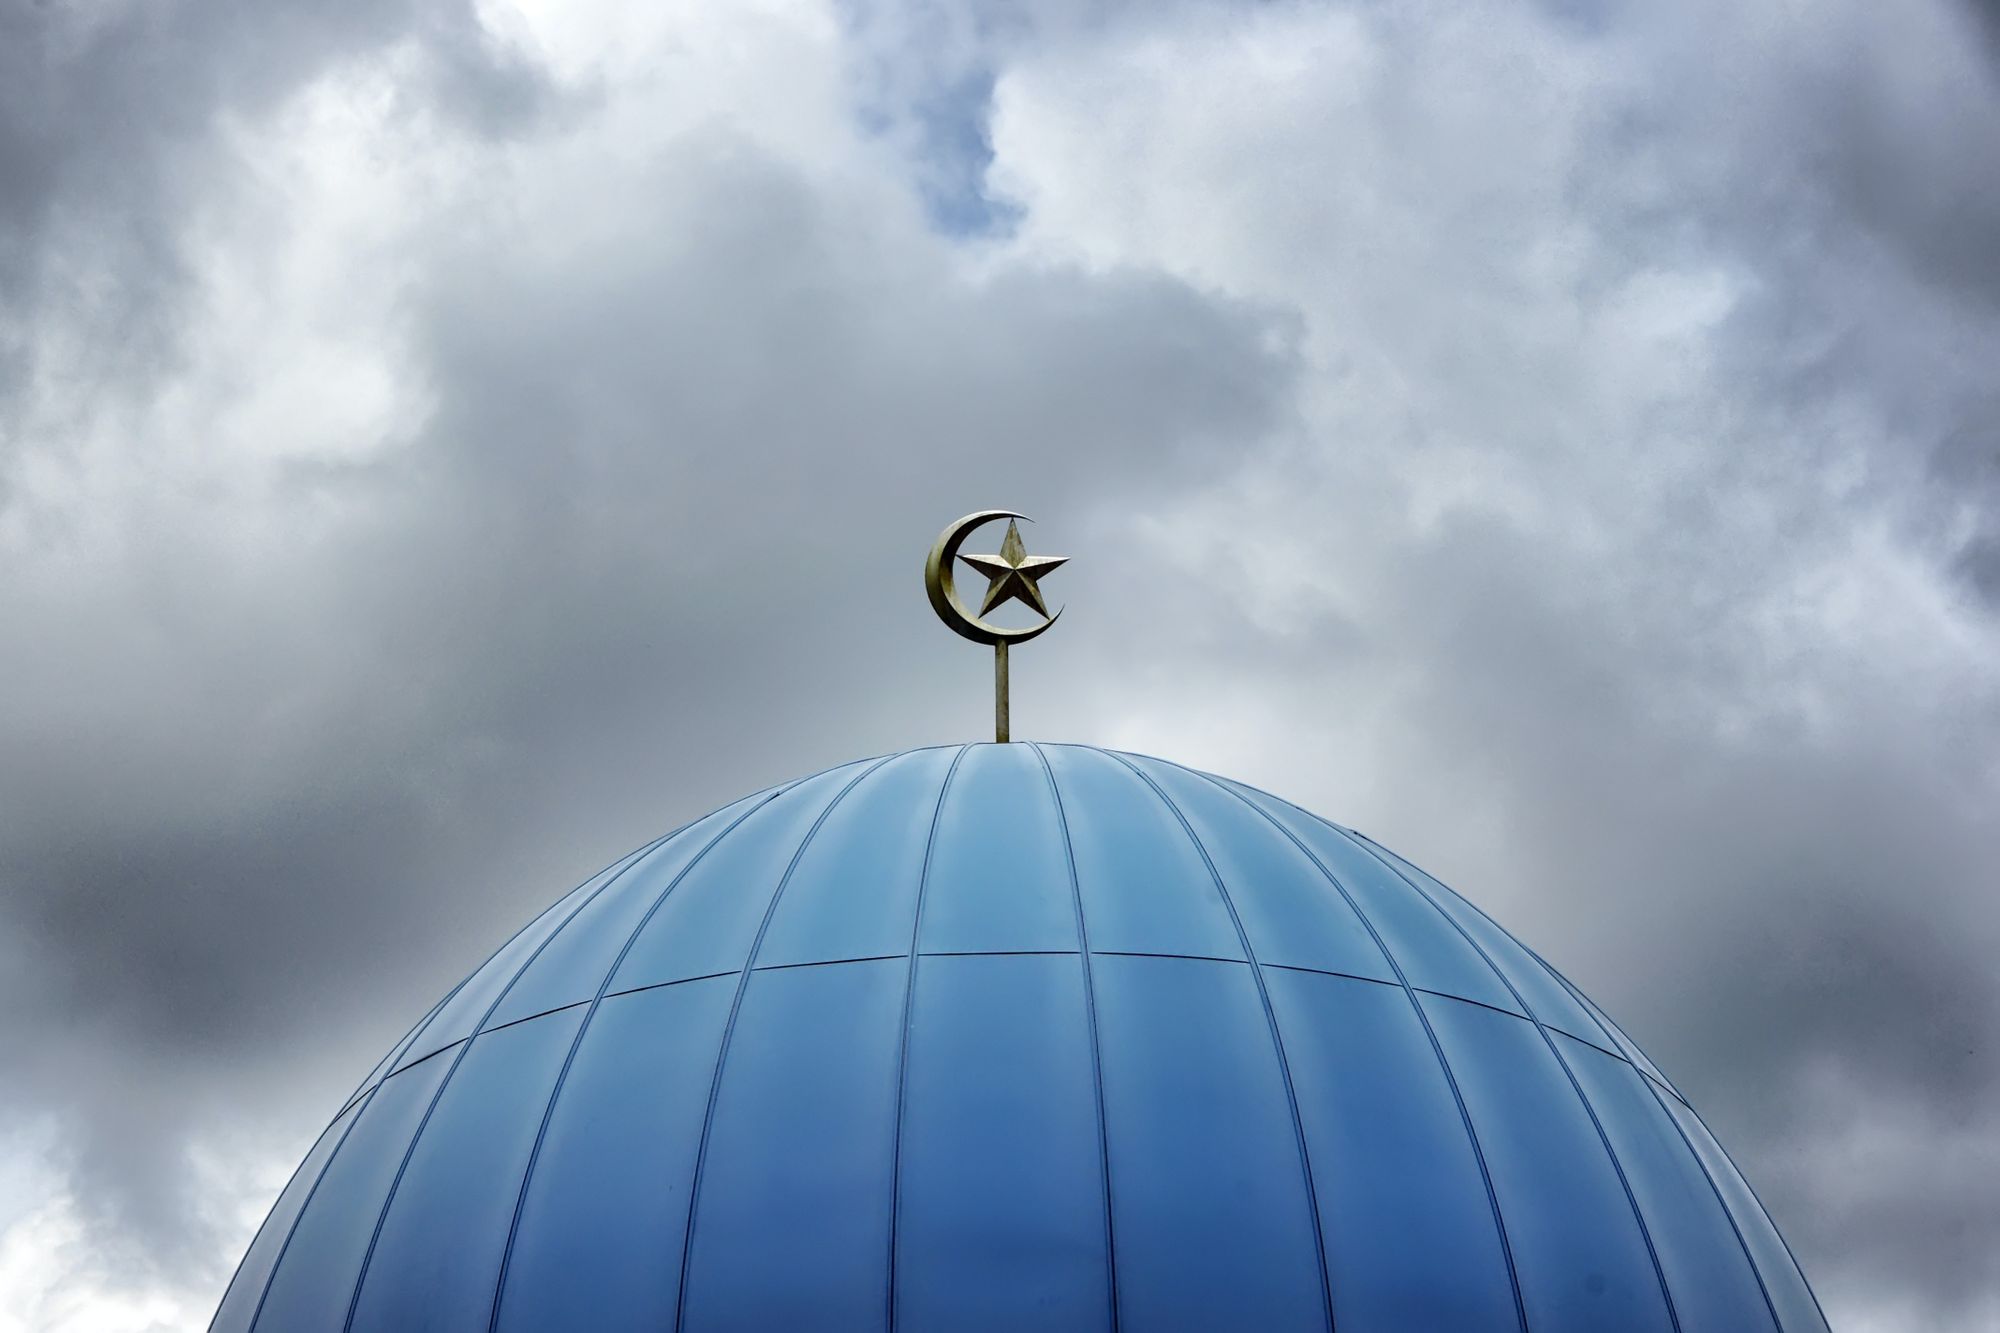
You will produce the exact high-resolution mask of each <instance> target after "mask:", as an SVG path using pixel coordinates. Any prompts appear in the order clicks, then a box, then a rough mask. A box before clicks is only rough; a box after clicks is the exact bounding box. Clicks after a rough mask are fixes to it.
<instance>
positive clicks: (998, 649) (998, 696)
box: [993, 639, 1007, 745]
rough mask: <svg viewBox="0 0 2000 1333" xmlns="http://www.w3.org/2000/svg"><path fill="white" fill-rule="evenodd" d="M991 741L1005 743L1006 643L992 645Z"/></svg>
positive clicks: (1003, 641) (1004, 641) (1001, 641)
mask: <svg viewBox="0 0 2000 1333" xmlns="http://www.w3.org/2000/svg"><path fill="white" fill-rule="evenodd" d="M993 739H994V740H995V741H997V742H999V743H1000V744H1002V745H1005V744H1006V743H1007V641H1006V640H1005V639H1002V640H1000V642H998V643H996V644H994V645H993Z"/></svg>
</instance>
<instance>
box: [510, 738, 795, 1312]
mask: <svg viewBox="0 0 2000 1333" xmlns="http://www.w3.org/2000/svg"><path fill="white" fill-rule="evenodd" d="M828 771H829V772H832V771H834V770H831V769H829V770H828ZM813 776H814V777H818V776H820V775H819V774H814V775H813ZM810 781H812V778H811V777H807V778H800V779H799V780H798V781H796V782H790V783H785V784H782V785H780V786H777V787H772V788H766V789H765V790H764V791H763V792H761V793H758V794H756V795H753V796H749V797H744V798H743V801H744V802H754V804H750V805H749V808H747V809H746V810H744V811H743V812H742V813H741V814H739V815H737V816H736V818H735V819H733V820H731V821H730V822H729V823H728V825H727V826H725V827H724V828H723V829H722V830H721V831H720V832H718V833H717V834H716V835H715V836H714V837H712V838H710V839H709V840H708V841H707V842H706V843H705V844H703V845H702V848H701V850H700V851H698V852H696V853H695V854H694V856H693V857H691V858H689V860H688V863H687V864H686V865H684V866H682V867H681V868H680V869H679V870H678V871H676V872H675V873H674V877H673V878H672V879H670V880H668V881H667V885H666V887H665V888H663V889H661V890H660V892H659V894H658V895H657V896H656V897H654V899H653V901H652V903H651V904H650V905H649V906H648V907H647V908H646V911H645V914H644V915H642V916H641V917H640V918H639V921H638V924H637V925H635V926H633V927H632V930H631V932H630V933H629V934H628V935H626V937H625V942H624V944H623V945H621V946H620V947H619V950H618V954H617V956H616V957H614V958H613V959H612V960H611V963H610V966H608V967H607V968H606V969H605V971H604V979H603V980H602V981H600V982H598V984H597V993H596V994H595V995H594V996H592V997H591V1000H590V1007H589V1008H588V1009H586V1010H584V1013H583V1018H582V1020H581V1021H579V1022H578V1023H577V1025H576V1034H575V1035H574V1036H572V1037H571V1038H570V1043H569V1050H568V1051H567V1052H566V1053H565V1054H564V1056H563V1062H562V1067H561V1068H560V1069H558V1070H557V1071H556V1078H555V1083H554V1084H553V1085H552V1086H551V1087H550V1089H549V1097H548V1101H547V1103H546V1104H545V1105H544V1106H543V1107H542V1118H541V1123H540V1124H539V1125H538V1126H537V1127H536V1129H535V1142H534V1146H533V1147H531V1148H530V1149H529V1150H528V1161H527V1164H526V1165H525V1166H524V1167H522V1169H521V1184H520V1187H519V1189H518V1190H516V1192H515V1195H514V1212H513V1216H512V1218H511V1219H510V1220H509V1222H508V1224H507V1239H506V1243H505V1245H504V1246H503V1248H502V1249H501V1252H500V1268H499V1271H498V1272H497V1273H496V1274H495V1275H494V1278H493V1299H492V1303H491V1305H490V1307H489V1309H488V1312H487V1316H486V1319H487V1328H488V1330H489V1333H490V1331H491V1330H493V1329H497V1328H498V1327H499V1323H500V1309H501V1302H502V1300H503V1298H504V1297H505V1295H506V1289H507V1273H508V1270H509V1268H510V1267H511V1265H512V1263H513V1258H514V1241H515V1238H516V1237H517V1236H518V1235H519V1234H520V1229H521V1214H522V1211H523V1210H524V1208H525V1207H526V1205H527V1201H528V1187H529V1186H530V1185H531V1184H532V1183H533V1181H534V1175H535V1166H536V1164H537V1163H538V1162H539V1161H540V1160H541V1153H542V1144H543V1143H544V1141H545V1140H546V1139H547V1137H548V1131H549V1122H550V1120H551V1119H552V1118H553V1117H554V1115H555V1109H556V1103H557V1102H558V1101H559V1100H560V1099H561V1097H562V1091H563V1085H564V1084H565V1082H567V1080H568V1078H569V1071H570V1069H571V1067H572V1066H573V1065H574V1064H575V1063H576V1053H577V1051H579V1050H580V1049H582V1046H583V1039H584V1035H585V1034H586V1033H588V1032H589V1031H590V1021H591V1019H593V1018H595V1017H596V1016H597V1011H598V1009H599V1008H600V1007H601V1006H602V1005H603V1003H604V998H605V994H606V992H608V991H609V990H610V989H611V980H612V978H613V977H615V976H617V975H618V968H619V965H620V964H622V963H623V962H624V961H625V958H626V955H627V954H629V953H631V951H632V945H633V944H634V943H635V942H636V941H637V940H638V938H639V934H640V932H641V931H643V930H645V928H646V926H647V925H648V924H649V923H650V922H651V921H652V919H653V917H654V915H655V914H656V913H657V912H658V911H659V910H660V904H662V903H664V902H665V901H666V900H667V896H668V895H669V894H671V893H672V892H673V891H674V890H675V889H676V888H678V887H679V886H680V883H681V881H682V880H684V879H686V878H687V877H688V875H689V874H690V873H691V872H692V871H693V870H694V868H695V867H696V866H698V865H700V864H701V863H702V861H703V860H704V859H705V858H706V857H707V856H708V854H709V853H710V852H711V851H713V850H714V849H715V847H716V845H717V844H718V843H720V842H721V841H722V840H723V839H724V838H727V837H728V836H729V835H730V834H731V833H734V832H735V831H736V830H737V829H738V828H739V827H740V826H741V825H742V823H743V821H744V820H746V819H748V818H750V816H752V815H754V814H756V813H757V812H758V811H759V810H762V809H763V808H764V807H765V806H767V805H769V804H770V803H771V802H772V801H775V800H777V799H778V798H779V797H780V796H783V795H784V794H785V793H786V792H788V791H791V790H792V789H794V788H796V787H799V786H802V785H804V784H805V783H807V782H810ZM728 808H729V807H728V806H724V807H723V809H725V810H727V809H728ZM707 818H708V816H706V815H704V816H702V819H707ZM701 822H702V820H700V819H698V820H695V821H694V824H699V823H701ZM694 824H689V825H687V828H693V827H694ZM682 831H685V829H684V830H682ZM661 841H663V842H664V841H665V839H662V840H661ZM656 845H657V844H656ZM635 864H636V862H635ZM628 869H629V867H628ZM623 873H624V872H622V871H621V872H620V874H621V875H622V874H623ZM579 910H581V909H579ZM564 924H568V923H567V922H565V923H564ZM530 961H532V960H530ZM509 984H510V985H511V984H512V983H509ZM495 1003H496V1004H497V1003H498V1001H495Z"/></svg>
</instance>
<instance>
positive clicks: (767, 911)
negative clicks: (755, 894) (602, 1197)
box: [674, 755, 899, 1329]
mask: <svg viewBox="0 0 2000 1333" xmlns="http://www.w3.org/2000/svg"><path fill="white" fill-rule="evenodd" d="M898 757H899V756H897V755H889V756H887V757H886V758H882V759H878V760H876V761H875V762H874V763H872V764H870V765H869V766H868V767H867V768H865V769H863V770H862V771H861V772H860V773H858V774H856V775H855V776H854V777H853V778H852V779H851V780H850V781H849V782H848V783H847V785H846V786H844V787H842V788H841V789H840V790H839V791H837V792H835V793H834V794H833V799H831V800H829V801H828V802H827V803H826V808H825V809H824V810H821V811H820V812H819V814H818V816H817V817H816V818H814V820H813V822H812V826H811V827H810V828H808V829H807V830H806V833H805V836H804V837H803V838H801V839H799V846H798V850H797V851H795V852H793V853H792V859H791V860H790V861H788V862H786V864H785V872H784V873H783V874H782V875H780V876H778V884H777V887H776V888H774V889H772V890H771V901H770V902H769V903H767V904H766V905H765V907H764V916H763V919H762V920H760V921H759V922H758V923H757V933H756V935H755V936H753V937H752V938H751V941H750V948H749V951H748V952H747V953H746V954H745V955H744V957H743V968H742V972H741V975H740V976H739V977H738V978H737V982H736V993H735V995H734V996H732V997H731V999H730V1002H729V1017H728V1018H726V1019H724V1020H723V1024H722V1039H721V1041H720V1042H719V1043H718V1044H717V1046H716V1050H715V1069H714V1072H713V1073H712V1074H711V1075H710V1076H709V1081H708V1102H707V1105H706V1107H705V1108H704V1109H703V1111H702V1117H701V1134H700V1136H699V1137H698V1138H697V1139H696V1140H695V1149H694V1173H693V1175H692V1176H690V1177H689V1180H688V1206H687V1226H686V1228H685V1229H684V1230H683V1232H682V1234H681V1278H680V1289H679V1291H678V1292H677V1293H676V1294H675V1297H674V1327H675V1328H677V1329H679V1328H685V1327H686V1326H687V1293H688V1271H689V1268H690V1266H691V1265H692V1263H693V1261H694V1224H695V1219H696V1217H697V1216H698V1212H697V1209H698V1206H699V1205H700V1203H701V1182H702V1177H703V1175H704V1174H705V1173H706V1168H707V1165H708V1141H709V1137H710V1135H711V1133H712V1132H713V1130H714V1127H715V1107H716V1103H717V1102H718V1101H719V1100H720V1098H721V1096H722V1076H723V1074H724V1072H725V1071H726V1070H727V1068H728V1064H729V1048H730V1043H731V1040H732V1039H733V1038H734V1037H735V1035H736V1019H737V1015H739V1014H741V1013H742V1012H743V997H744V995H745V994H746V993H748V991H749V989H750V978H751V977H753V976H755V975H756V973H757V967H756V963H757V950H758V948H759V947H760V946H762V945H763V943H764V936H765V934H766V932H768V931H769V930H770V928H771V918H772V917H774V916H776V915H777V912H778V902H779V900H780V899H782V898H783V897H784V896H785V886H786V885H788V884H790V883H791V882H792V872H793V871H795V870H797V869H798V868H799V862H800V861H802V860H804V859H805V854H806V848H808V847H810V846H812V841H813V838H814V836H815V835H817V834H818V833H819V831H820V828H821V826H823V825H824V824H825V823H826V821H827V819H828V818H829V817H830V816H831V815H832V814H833V812H834V809H835V808H836V807H837V806H839V804H840V803H841V802H842V801H844V800H846V799H847V794H848V793H849V792H851V791H853V790H854V789H855V788H856V787H858V786H860V785H861V784H862V782H864V781H865V780H866V779H867V778H868V777H870V776H871V775H872V774H874V773H875V772H877V771H878V770H879V769H881V768H882V767H883V765H885V764H887V763H889V762H890V761H891V760H894V759H896V758H898Z"/></svg>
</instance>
